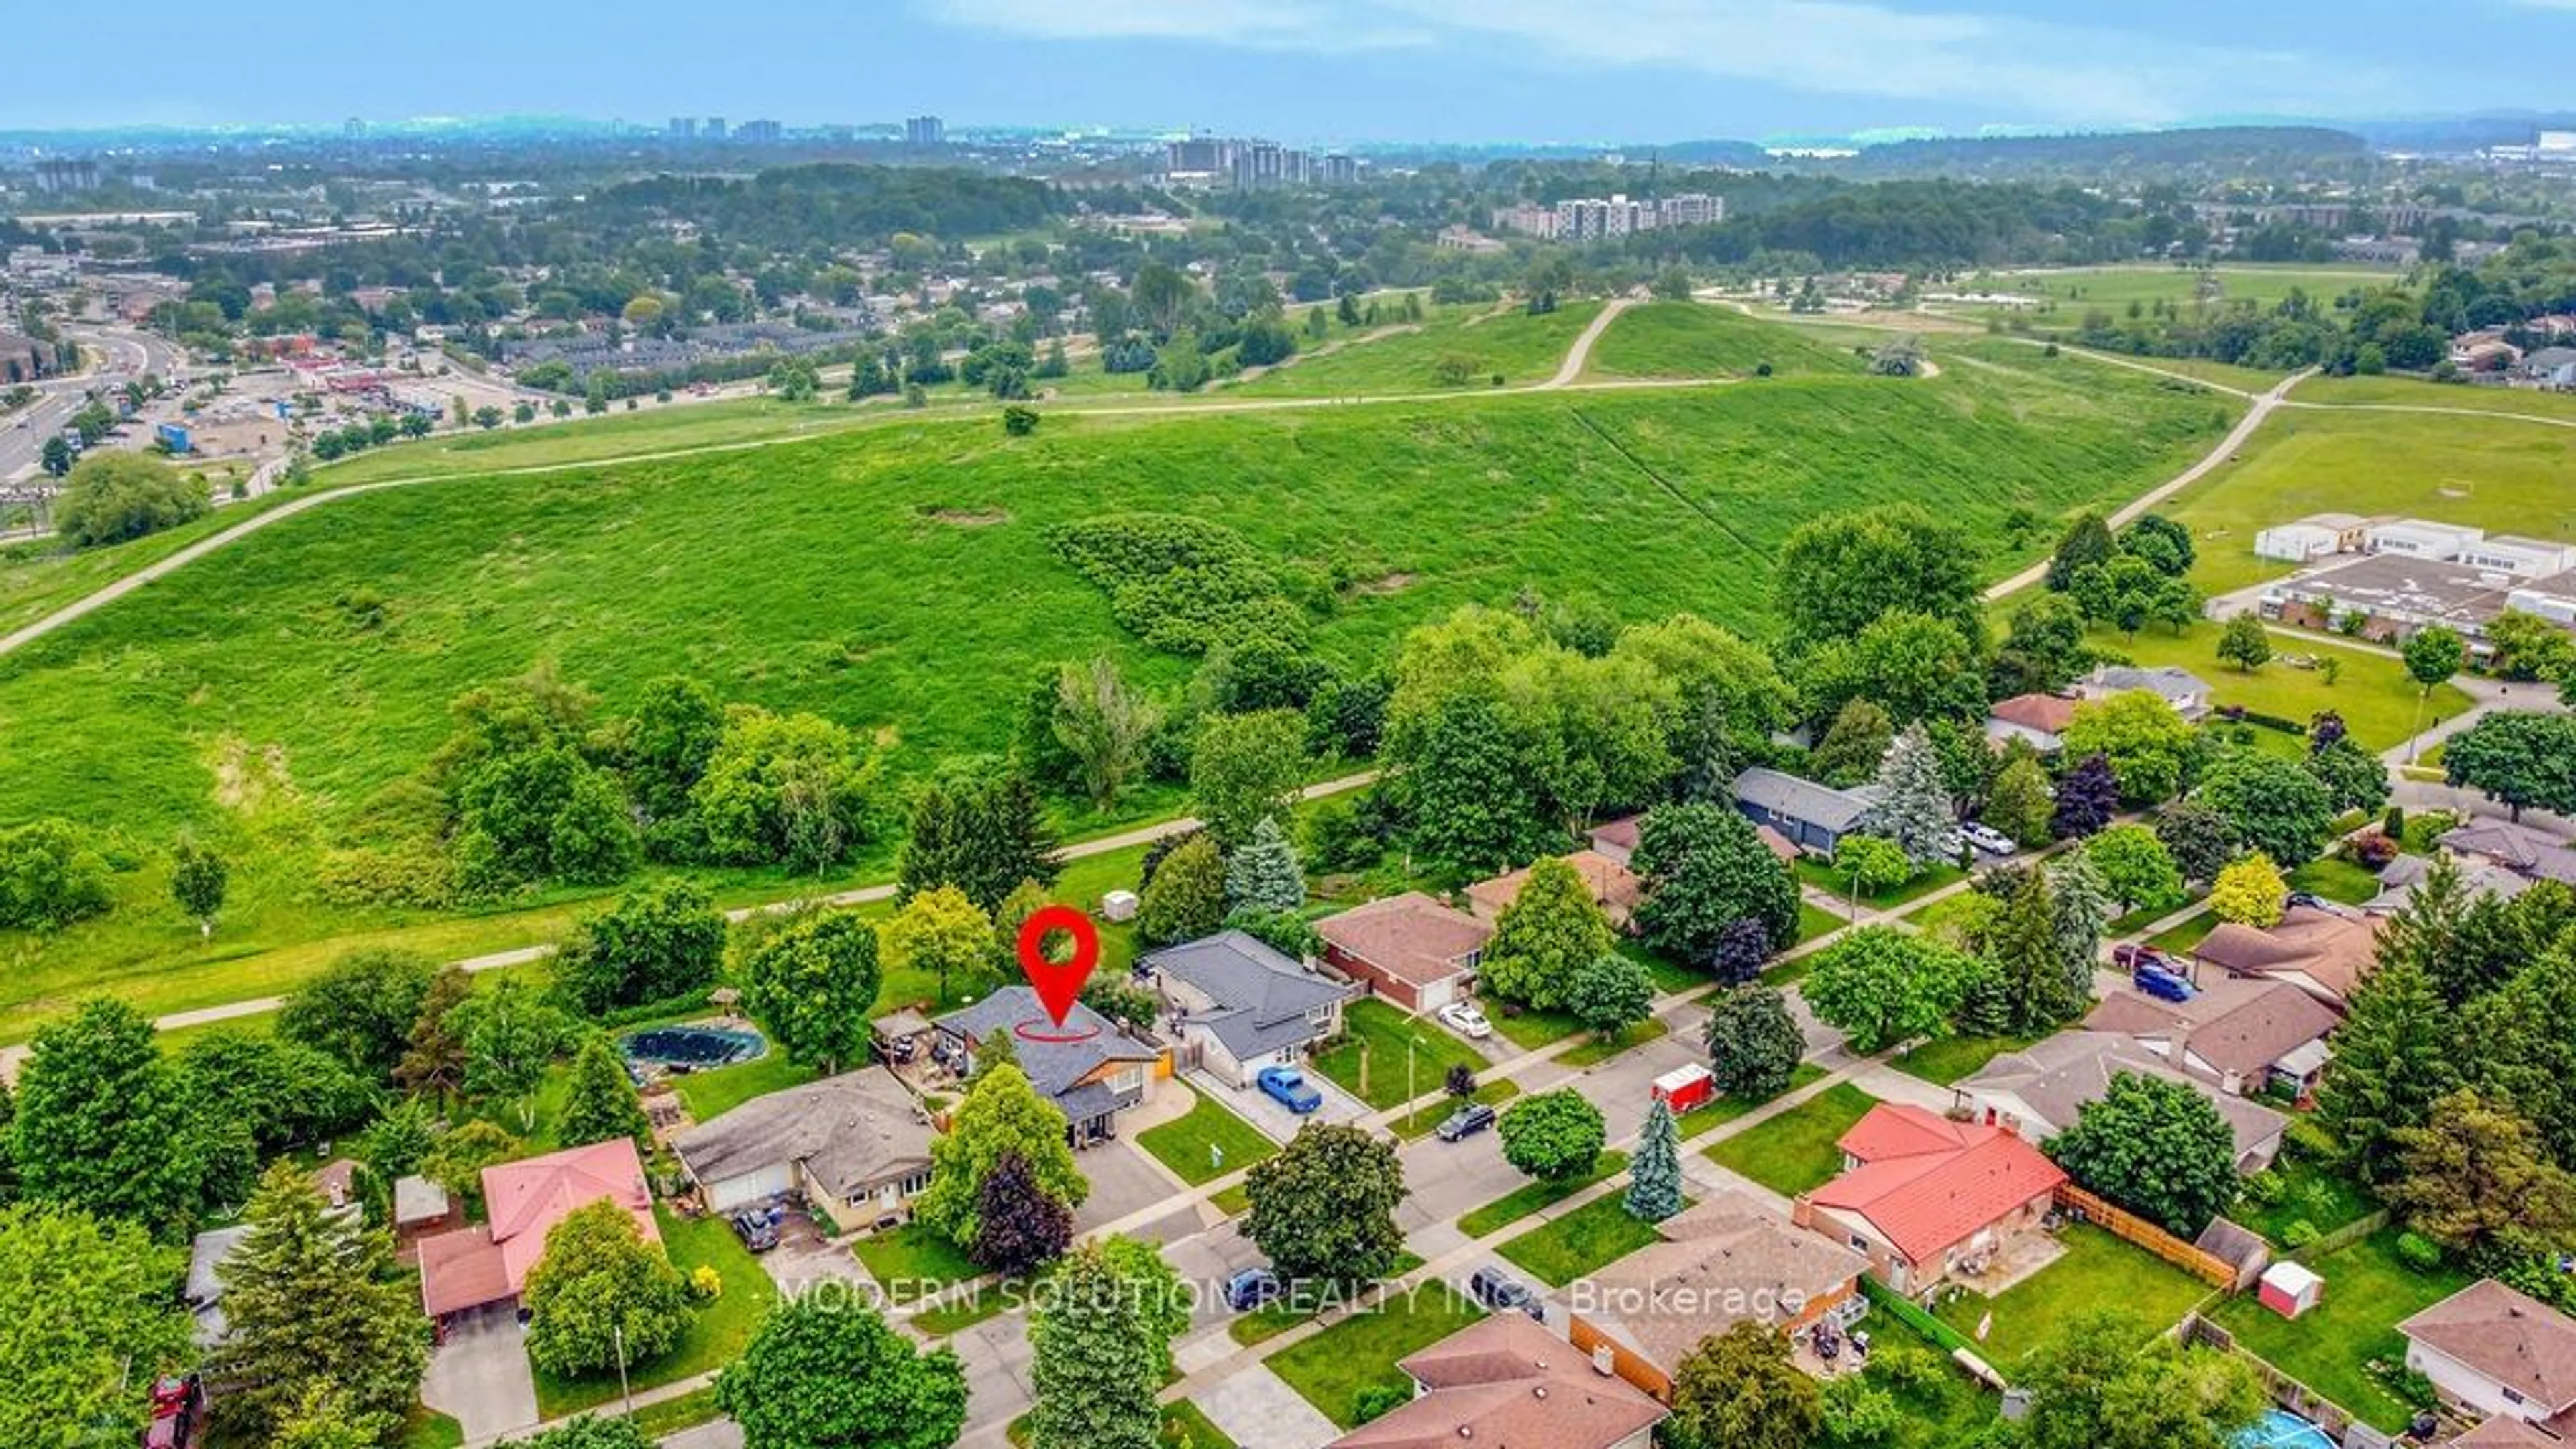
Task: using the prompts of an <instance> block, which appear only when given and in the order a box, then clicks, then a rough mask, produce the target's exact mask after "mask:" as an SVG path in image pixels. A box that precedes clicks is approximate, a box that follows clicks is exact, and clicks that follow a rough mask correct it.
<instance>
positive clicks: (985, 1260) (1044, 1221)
mask: <svg viewBox="0 0 2576 1449" xmlns="http://www.w3.org/2000/svg"><path fill="white" fill-rule="evenodd" d="M1072 1241H1073V1209H1071V1208H1069V1207H1066V1206H1065V1205H1064V1204H1063V1203H1062V1202H1061V1201H1059V1200H1057V1199H1056V1198H1053V1197H1050V1196H1048V1194H1047V1190H1046V1188H1045V1187H1044V1186H1043V1185H1041V1184H1040V1183H1039V1182H1038V1177H1037V1173H1036V1172H1035V1171H1034V1170H1033V1169H1031V1168H1030V1166H1029V1160H1028V1159H1027V1158H1025V1157H1022V1156H1021V1155H1020V1154H1018V1153H1017V1152H1012V1151H1007V1150H1006V1151H1004V1152H1003V1153H1002V1154H1001V1155H1000V1156H999V1157H996V1158H995V1159H994V1160H993V1167H992V1170H991V1171H989V1172H987V1173H985V1174H984V1180H983V1182H981V1183H979V1184H977V1186H976V1189H975V1242H974V1245H973V1247H972V1248H971V1249H970V1250H969V1251H968V1254H967V1256H969V1257H971V1258H973V1259H974V1260H975V1264H976V1266H977V1267H980V1268H983V1269H985V1270H986V1271H988V1272H994V1273H999V1274H1001V1275H1002V1276H1004V1277H1006V1278H1016V1277H1018V1276H1020V1275H1022V1274H1025V1273H1031V1272H1035V1271H1036V1270H1037V1269H1039V1268H1040V1267H1043V1266H1045V1265H1046V1264H1048V1263H1051V1262H1054V1261H1055V1260H1056V1259H1057V1258H1058V1257H1060V1256H1062V1255H1063V1253H1064V1250H1065V1247H1066V1246H1067V1245H1068V1244H1070V1243H1071V1242H1072Z"/></svg>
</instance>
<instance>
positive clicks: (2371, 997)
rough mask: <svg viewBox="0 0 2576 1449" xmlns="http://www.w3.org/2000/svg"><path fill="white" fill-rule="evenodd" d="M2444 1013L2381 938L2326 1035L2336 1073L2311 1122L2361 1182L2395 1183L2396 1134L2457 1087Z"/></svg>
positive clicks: (2404, 958) (2418, 969) (2416, 969)
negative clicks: (2344, 1012)
mask: <svg viewBox="0 0 2576 1449" xmlns="http://www.w3.org/2000/svg"><path fill="white" fill-rule="evenodd" d="M2418 899H2420V896H2419V897H2418ZM2401 914H2403V913H2401ZM2450 1015H2451V1012H2450V1009H2449V1007H2448V1006H2447V1005H2446V1004H2445V1003H2444V1002H2443V1000H2442V998H2441V996H2440V995H2439V994H2438V993H2436V992H2435V991H2434V989H2433V983H2432V980H2431V978H2430V977H2428V976H2427V975H2426V974H2425V972H2424V968H2423V967H2422V966H2421V965H2419V964H2418V963H2417V962H2416V961H2415V960H2413V959H2411V957H2410V956H2409V955H2407V954H2404V953H2402V952H2401V953H2399V954H2394V955H2392V954H2390V951H2389V942H2388V941H2387V939H2386V938H2384V937H2383V938H2382V941H2381V958H2380V965H2379V969H2378V970H2376V971H2373V972H2371V973H2370V974H2369V975H2368V976H2365V977H2363V978H2362V981H2361V985H2360V986H2359V988H2357V989H2356V990H2355V991H2354V992H2353V994H2352V1011H2351V1014H2350V1015H2348V1016H2346V1017H2345V1018H2344V1020H2343V1024H2342V1025H2341V1026H2338V1027H2336V1028H2335V1032H2334V1036H2333V1037H2332V1038H2331V1044H2332V1046H2333V1047H2334V1070H2333V1071H2331V1072H2328V1073H2327V1074H2326V1079H2325V1082H2324V1084H2323V1085H2322V1086H2320V1087H2318V1088H2317V1121H2318V1122H2319V1124H2320V1125H2322V1126H2323V1127H2324V1128H2325V1129H2326V1130H2327V1131H2328V1132H2329V1133H2331V1134H2333V1136H2334V1139H2335V1143H2336V1145H2337V1146H2338V1147H2339V1148H2340V1149H2341V1151H2342V1153H2343V1160H2344V1162H2345V1163H2346V1164H2347V1165H2348V1166H2349V1167H2350V1169H2351V1171H2352V1174H2353V1175H2354V1176H2355V1177H2358V1178H2360V1179H2361V1180H2362V1181H2363V1182H2365V1183H2369V1184H2371V1185H2373V1186H2378V1185H2381V1184H2385V1183H2388V1182H2391V1181H2393V1180H2395V1178H2396V1176H2397V1171H2398V1162H2399V1157H2398V1147H2397V1134H2398V1133H2400V1132H2402V1131H2405V1130H2407V1129H2408V1128H2413V1127H2421V1126H2423V1125H2424V1123H2425V1122H2426V1121H2427V1120H2429V1119H2430V1118H2431V1116H2432V1112H2433V1104H2434V1103H2436V1102H2438V1101H2440V1100H2441V1099H2442V1098H2444V1097H2446V1096H2448V1095H2450V1093H2451V1091H2452V1090H2453V1089H2454V1088H2456V1087H2457V1086H2459V1084H2460V1072H2459V1068H2458V1066H2457V1065H2456V1064H2455V1059H2456V1057H2457V1054H2458V1047H2457V1044H2456V1042H2455V1041H2454V1040H2453V1038H2452V1036H2451V1032H2450Z"/></svg>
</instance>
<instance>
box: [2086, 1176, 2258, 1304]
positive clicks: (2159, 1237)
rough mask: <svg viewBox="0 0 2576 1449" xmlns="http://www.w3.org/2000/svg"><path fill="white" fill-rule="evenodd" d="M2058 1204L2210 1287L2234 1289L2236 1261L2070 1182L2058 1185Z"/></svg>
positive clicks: (2230, 1290)
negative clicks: (2203, 1247) (2186, 1239)
mask: <svg viewBox="0 0 2576 1449" xmlns="http://www.w3.org/2000/svg"><path fill="white" fill-rule="evenodd" d="M2057 1206H2058V1207H2059V1208H2060V1209H2061V1210H2063V1211H2065V1212H2068V1213H2072V1214H2079V1215H2081V1216H2082V1217H2083V1218H2084V1220H2085V1221H2087V1222H2089V1223H2092V1224H2093V1225H2094V1226H2096V1227H2098V1228H2100V1229H2102V1231H2104V1232H2106V1233H2109V1234H2110V1235H2111V1236H2113V1237H2115V1238H2119V1239H2121V1240H2122V1241H2124V1242H2129V1243H2135V1244H2136V1245H2137V1246H2139V1247H2141V1248H2144V1249H2146V1250H2147V1251H2148V1252H2150V1253H2153V1254H2155V1255H2156V1256H2157V1257H2159V1258H2162V1259H2164V1260H2165V1261H2166V1262H2168V1263H2171V1264H2173V1265H2174V1266H2175V1267H2177V1268H2180V1269H2182V1270H2183V1271H2184V1272H2186V1273H2190V1274H2192V1275H2194V1276H2195V1277H2198V1278H2200V1279H2201V1280H2202V1281H2204V1282H2206V1283H2208V1284H2210V1285H2211V1286H2212V1287H2215V1288H2220V1289H2224V1290H2226V1291H2229V1292H2233V1291H2235V1288H2236V1265H2235V1264H2233V1263H2230V1262H2228V1261H2227V1260H2226V1259H2225V1258H2221V1257H2219V1256H2217V1255H2216V1254H2213V1253H2204V1252H2202V1251H2201V1250H2200V1249H2198V1248H2195V1247H2193V1246H2192V1245H2191V1244H2189V1243H2186V1242H2184V1241H2183V1240H2182V1239H2180V1238H2177V1237H2175V1236H2174V1235H2173V1234H2171V1233H2169V1232H2166V1231H2165V1230H2164V1229H2162V1228H2160V1227H2157V1226H2156V1225H2155V1224H2154V1223H2151V1222H2148V1221H2147V1220H2146V1219H2145V1218H2142V1217H2139V1216H2138V1215H2137V1214H2135V1213H2132V1212H2128V1211H2125V1210H2123V1209H2121V1208H2116V1207H2113V1206H2112V1205H2111V1204H2109V1203H2107V1202H2104V1201H2103V1200H2102V1199H2100V1198H2098V1197H2095V1196H2094V1195H2093V1194H2091V1193H2089V1192H2086V1191H2085V1190H2084V1189H2082V1188H2080V1187H2077V1186H2076V1185H2075V1184H2073V1183H2071V1182H2070V1183H2066V1184H2064V1185H2062V1186H2060V1187H2059V1188H2058V1189H2057Z"/></svg>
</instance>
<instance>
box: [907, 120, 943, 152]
mask: <svg viewBox="0 0 2576 1449" xmlns="http://www.w3.org/2000/svg"><path fill="white" fill-rule="evenodd" d="M947 142H948V126H947V123H945V122H943V121H941V120H940V119H939V118H938V117H937V116H909V117H906V118H905V120H904V123H903V144H905V145H907V146H942V145H946V144H947Z"/></svg>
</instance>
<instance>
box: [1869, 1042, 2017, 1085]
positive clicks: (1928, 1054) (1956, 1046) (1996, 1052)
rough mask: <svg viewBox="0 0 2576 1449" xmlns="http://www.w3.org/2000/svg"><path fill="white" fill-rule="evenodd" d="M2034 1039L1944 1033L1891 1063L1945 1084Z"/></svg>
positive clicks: (1963, 1076)
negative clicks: (1945, 1034) (1942, 1035)
mask: <svg viewBox="0 0 2576 1449" xmlns="http://www.w3.org/2000/svg"><path fill="white" fill-rule="evenodd" d="M2033 1040H2035V1038H2031V1037H2021V1036H1945V1037H1941V1038H1939V1039H1938V1040H1935V1041H1927V1042H1925V1043H1923V1044H1922V1045H1921V1046H1918V1047H1916V1048H1915V1049H1914V1050H1912V1051H1910V1052H1907V1053H1906V1054H1905V1055H1903V1056H1901V1057H1898V1058H1897V1059H1896V1060H1895V1061H1894V1062H1892V1063H1890V1065H1892V1066H1894V1067H1895V1068H1896V1069H1897V1070H1898V1071H1900V1072H1903V1073H1905V1074H1906V1075H1907V1076H1909V1077H1919V1078H1921V1079H1922V1080H1924V1081H1927V1082H1930V1083H1931V1084H1932V1085H1934V1086H1936V1087H1946V1086H1949V1085H1950V1084H1952V1083H1953V1082H1957V1081H1960V1080H1962V1079H1964V1078H1967V1077H1973V1076H1975V1075H1976V1074H1977V1073H1979V1072H1982V1071H1984V1070H1985V1069H1986V1063H1988V1062H1991V1061H1993V1060H1994V1059H1995V1058H1997V1057H1999V1056H2002V1055H2003V1054H2004V1053H2006V1052H2017V1051H2020V1050H2021V1049H2022V1048H2024V1047H2026V1046H2029V1045H2030V1044H2031V1042H2032V1041H2033Z"/></svg>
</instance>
